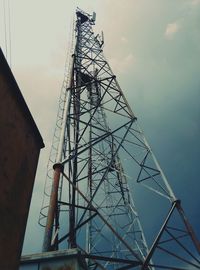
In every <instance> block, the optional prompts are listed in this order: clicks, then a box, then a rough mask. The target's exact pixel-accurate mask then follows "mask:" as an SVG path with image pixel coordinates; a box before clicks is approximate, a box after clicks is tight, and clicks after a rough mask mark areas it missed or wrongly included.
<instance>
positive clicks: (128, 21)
mask: <svg viewBox="0 0 200 270" xmlns="http://www.w3.org/2000/svg"><path fill="white" fill-rule="evenodd" d="M7 3H8V2H6V6H5V8H6V13H5V14H6V24H5V21H4V20H3V18H4V13H3V0H0V4H1V7H2V8H0V18H1V21H0V32H1V33H2V35H1V36H0V42H1V47H2V49H3V51H4V53H5V54H6V43H7V51H9V39H8V13H7V11H8V5H7ZM77 6H78V7H80V8H81V9H83V10H84V11H86V12H88V13H92V12H93V11H95V12H96V13H97V21H96V26H95V27H94V31H95V32H96V33H99V32H101V31H102V30H103V32H104V38H105V46H104V53H105V56H106V57H107V60H108V62H109V64H110V65H111V67H112V69H113V72H114V73H115V74H116V76H117V78H118V81H119V83H120V86H121V88H122V89H123V91H124V93H125V95H126V97H127V99H128V101H129V103H130V105H131V107H132V108H133V111H134V112H135V114H136V116H137V117H138V120H139V122H140V124H141V126H142V128H143V130H144V132H145V135H146V137H147V139H148V141H149V143H150V145H151V147H152V149H153V150H154V153H155V154H156V156H157V158H158V160H159V162H160V164H161V166H162V168H163V170H164V172H165V173H166V175H167V178H168V179H169V182H170V184H171V186H172V188H173V190H174V191H175V194H176V195H177V197H178V198H181V199H182V201H183V207H184V208H185V211H186V213H187V216H188V217H189V219H190V221H191V223H192V225H193V227H194V229H195V231H196V232H197V234H198V236H199V238H200V231H199V229H198V228H199V217H200V214H199V202H200V199H199V188H200V185H199V154H200V153H199V152H200V143H199V135H200V125H199V117H200V106H199V105H200V104H199V103H200V76H199V70H200V61H199V55H200V30H199V29H200V1H199V0H182V1H180V0H167V1H166V0H125V1H120V0H109V1H108V0H92V1H91V0H79V1H78V0H77V1H76V0H74V1H69V0H58V1H55V0H51V1H47V0H42V1H41V0H34V1H32V0H10V26H11V49H12V50H11V52H12V53H11V59H10V57H9V54H8V56H7V59H8V61H9V62H11V67H12V71H13V73H14V76H15V78H16V80H17V82H18V84H19V87H20V89H21V91H22V94H23V95H24V97H25V100H26V102H27V105H28V106H29V108H30V111H31V112H32V115H33V117H34V119H35V121H36V123H37V125H38V127H39V130H40V132H41V134H42V136H43V139H44V142H45V145H46V148H45V149H44V150H42V153H41V156H40V161H39V165H38V171H37V176H36V182H35V188H34V192H33V200H32V204H31V211H30V215H29V222H28V227H27V233H26V239H25V244H24V253H32V252H37V251H40V250H41V243H42V237H43V230H42V229H41V228H40V227H39V225H38V224H37V220H38V216H39V210H40V206H41V203H42V196H43V188H44V180H45V174H46V164H47V161H48V155H49V151H50V145H51V140H52V136H53V131H54V126H55V121H56V113H57V105H58V98H59V93H60V89H61V85H62V81H63V77H64V69H65V61H66V57H67V51H68V48H69V41H70V29H71V28H72V22H73V19H74V17H75V9H76V7H77ZM5 27H6V30H7V31H6V33H7V42H5V35H4V34H3V33H5ZM10 60H11V61H10ZM141 210H142V209H139V213H140V212H141ZM142 211H143V213H141V215H146V213H147V211H146V210H145V209H143V210H142ZM148 233H149V232H148Z"/></svg>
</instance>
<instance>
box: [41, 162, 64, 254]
mask: <svg viewBox="0 0 200 270" xmlns="http://www.w3.org/2000/svg"><path fill="white" fill-rule="evenodd" d="M53 168H54V177H53V184H52V189H51V197H50V203H49V209H48V216H47V223H46V227H45V234H44V242H43V251H44V252H46V251H50V250H51V239H52V233H53V224H54V218H55V213H56V208H57V207H56V206H57V197H58V187H59V180H60V174H61V172H62V170H63V165H62V164H60V163H57V164H55V165H54V166H53Z"/></svg>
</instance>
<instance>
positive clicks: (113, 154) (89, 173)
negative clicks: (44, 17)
mask: <svg viewBox="0 0 200 270" xmlns="http://www.w3.org/2000/svg"><path fill="white" fill-rule="evenodd" d="M95 20H96V14H95V13H94V14H93V15H90V14H87V13H85V12H84V11H82V10H80V9H77V11H76V25H75V29H74V33H75V46H72V58H71V61H70V67H69V72H68V76H67V80H66V81H65V83H64V86H63V91H62V93H61V99H60V107H59V112H58V126H57V131H56V132H55V137H54V141H53V147H52V149H53V150H52V154H51V157H50V163H49V164H50V165H53V170H49V171H48V175H47V183H46V189H45V194H46V196H45V200H44V205H43V207H42V210H41V217H40V223H41V225H43V226H44V227H45V236H44V244H43V251H44V252H46V251H53V250H58V249H62V248H78V249H79V250H80V251H81V254H82V256H83V257H84V258H86V259H87V260H86V261H87V267H88V269H91V270H95V269H118V270H122V269H143V270H146V269H200V261H199V253H200V245H199V242H198V240H197V238H196V236H195V234H194V232H193V230H192V227H191V225H190V224H189V222H188V220H187V218H186V216H185V214H184V211H183V209H182V206H181V202H180V200H178V199H177V198H176V196H175V194H174V192H173V191H172V189H171V187H170V185H169V183H168V181H167V179H166V177H165V175H164V173H163V171H162V170H161V168H160V166H159V164H158V162H157V160H156V158H155V156H154V154H153V152H152V150H151V148H150V147H149V145H148V143H147V141H146V139H145V137H144V134H143V132H142V131H141V129H140V128H139V127H138V124H137V119H136V116H135V115H134V113H133V112H132V109H131V108H130V106H129V104H128V102H127V100H126V98H125V96H124V94H123V92H122V90H121V88H120V86H119V84H118V82H117V80H116V76H115V75H114V74H113V72H112V70H111V68H110V66H109V64H108V62H107V61H106V59H105V57H104V55H103V50H102V47H103V43H104V37H103V35H102V36H101V37H100V36H99V35H97V36H95V35H94V33H93V30H92V26H93V25H94V24H95ZM52 163H53V164H52ZM138 187H139V188H138ZM134 192H135V194H136V195H137V196H136V197H137V199H138V197H139V198H140V200H141V201H142V202H143V207H144V206H145V207H144V208H145V209H144V213H145V215H144V216H145V217H146V220H147V221H148V219H153V215H154V212H155V211H154V210H155V209H156V206H158V205H159V207H160V208H159V211H160V212H159V214H158V212H157V213H155V216H156V214H157V216H156V220H157V218H158V216H159V222H156V223H155V224H156V232H153V231H152V235H153V237H152V238H153V239H154V240H153V241H152V244H150V248H148V247H147V242H146V240H145V237H144V232H143V229H142V226H141V223H140V219H139V215H138V212H137V210H136V207H135V201H136V198H135V199H134V200H133V197H132V196H133V193H134ZM140 192H141V193H140ZM138 194H139V195H138ZM149 194H150V195H149ZM46 199H47V200H46ZM148 200H149V201H148ZM46 201H47V205H45V202H46ZM48 201H49V202H48ZM155 202H156V203H155ZM151 203H152V205H151ZM138 204H139V202H138ZM145 228H148V225H146V226H145ZM152 230H153V229H152Z"/></svg>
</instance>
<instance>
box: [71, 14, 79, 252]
mask: <svg viewBox="0 0 200 270" xmlns="http://www.w3.org/2000/svg"><path fill="white" fill-rule="evenodd" d="M76 26H77V43H76V49H75V63H74V64H75V70H76V76H75V77H76V89H75V90H74V91H75V99H74V113H75V115H76V119H74V160H73V175H72V178H73V186H72V197H71V198H72V199H71V205H70V213H69V245H70V247H71V248H75V247H76V246H77V244H76V230H75V223H76V220H75V209H76V208H75V203H76V189H75V187H76V181H77V170H78V166H77V163H78V156H77V155H78V146H79V118H80V86H81V72H80V64H81V59H80V57H79V54H80V53H81V19H80V18H79V17H77V25H76Z"/></svg>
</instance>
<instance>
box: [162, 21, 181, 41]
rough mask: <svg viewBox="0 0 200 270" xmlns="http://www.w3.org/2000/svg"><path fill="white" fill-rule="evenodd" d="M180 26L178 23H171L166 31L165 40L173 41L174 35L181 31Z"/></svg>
mask: <svg viewBox="0 0 200 270" xmlns="http://www.w3.org/2000/svg"><path fill="white" fill-rule="evenodd" d="M179 29H180V25H178V23H177V22H174V23H169V24H168V25H167V27H166V30H165V38H166V39H173V37H174V35H175V34H176V33H177V32H178V31H179Z"/></svg>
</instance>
